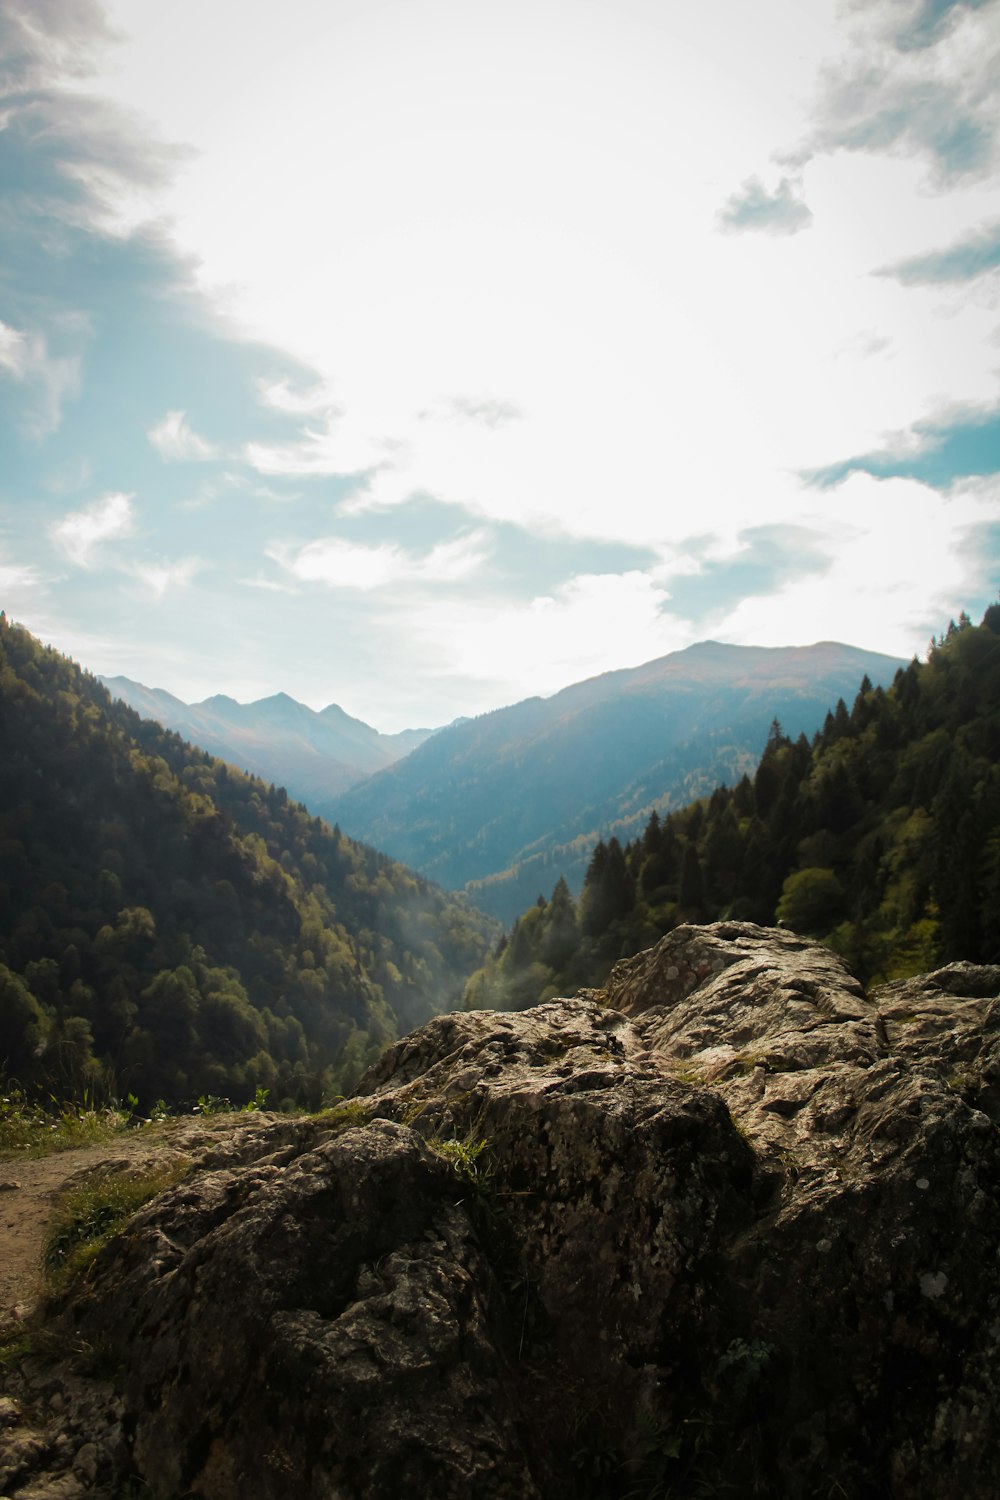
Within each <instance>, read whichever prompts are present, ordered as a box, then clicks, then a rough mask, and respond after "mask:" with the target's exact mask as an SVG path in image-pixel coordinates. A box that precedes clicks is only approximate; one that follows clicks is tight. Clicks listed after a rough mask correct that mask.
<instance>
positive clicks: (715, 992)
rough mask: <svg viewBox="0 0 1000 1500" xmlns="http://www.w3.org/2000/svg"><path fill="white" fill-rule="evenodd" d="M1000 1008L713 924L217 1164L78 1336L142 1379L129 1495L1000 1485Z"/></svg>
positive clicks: (947, 974) (119, 1437)
mask: <svg viewBox="0 0 1000 1500" xmlns="http://www.w3.org/2000/svg"><path fill="white" fill-rule="evenodd" d="M998 994H1000V969H982V968H974V967H972V966H970V965H963V964H955V965H951V966H949V967H948V968H946V969H942V970H939V971H938V972H937V973H935V974H931V975H926V976H923V977H921V978H920V979H916V980H907V981H903V982H899V983H896V984H893V985H890V986H888V987H887V988H885V989H883V990H882V991H880V992H878V993H876V994H874V995H873V996H871V997H868V998H866V997H865V995H864V994H863V993H862V991H861V989H860V988H859V986H858V985H857V983H856V982H855V981H854V980H853V979H852V978H851V977H850V975H849V974H848V973H847V971H846V970H845V968H844V967H843V965H842V964H841V963H840V961H839V960H838V959H837V958H836V957H835V956H833V955H832V954H830V953H829V952H827V951H826V950H825V949H822V948H820V947H818V946H816V945H814V944H811V943H808V942H806V941H804V940H802V939H800V938H797V937H795V936H793V935H791V934H788V933H783V932H776V931H765V930H763V929H759V928H755V927H751V926H749V925H746V924H735V923H719V924H716V925H714V926H712V927H705V928H691V927H688V928H680V929H678V930H677V931H675V932H674V933H672V934H670V935H669V936H668V937H667V938H664V939H663V941H662V942H661V943H660V944H659V945H658V946H657V947H656V948H654V949H652V950H650V951H649V952H647V953H644V954H640V955H638V956H637V957H636V958H634V959H630V960H627V961H625V962H624V963H621V964H619V965H618V966H617V968H616V969H615V970H614V972H613V973H612V975H611V979H610V981H609V983H608V985H607V988H606V989H605V990H603V991H600V992H589V993H588V995H587V996H586V997H584V998H577V999H575V1000H558V1001H553V1002H552V1003H550V1004H547V1005H542V1006H539V1007H537V1008H536V1009H534V1010H532V1011H527V1012H523V1013H519V1014H509V1013H485V1012H484V1013H478V1014H468V1015H466V1014H455V1015H449V1016H442V1017H439V1018H437V1019H436V1020H434V1021H432V1022H430V1023H429V1024H428V1025H426V1026H424V1027H423V1028H422V1029H421V1030H420V1031H418V1032H416V1033H414V1034H413V1035H412V1036H410V1037H408V1038H407V1039H405V1040H404V1041H402V1042H400V1043H399V1044H398V1045H397V1046H395V1047H394V1048H393V1049H392V1050H391V1051H389V1052H388V1053H387V1054H386V1055H385V1056H384V1057H383V1058H382V1059H381V1061H380V1062H379V1063H378V1064H377V1066H376V1067H375V1068H374V1069H372V1070H371V1071H370V1072H369V1073H368V1075H367V1076H366V1078H365V1079H364V1080H362V1084H361V1086H360V1088H359V1091H358V1097H357V1098H356V1099H355V1100H354V1101H351V1104H350V1106H348V1107H344V1108H342V1109H341V1110H340V1111H339V1112H336V1111H335V1112H334V1113H333V1115H332V1116H331V1117H327V1118H325V1119H324V1118H320V1119H318V1120H313V1121H304V1122H287V1121H283V1122H276V1123H275V1124H274V1126H273V1127H271V1128H270V1129H267V1128H264V1129H258V1130H257V1131H256V1132H255V1133H254V1134H253V1135H252V1137H250V1138H249V1140H250V1144H249V1145H248V1144H247V1140H245V1139H244V1140H241V1141H240V1142H234V1146H233V1152H234V1156H233V1159H232V1160H231V1161H229V1160H227V1159H226V1155H225V1152H224V1151H220V1148H219V1147H218V1145H216V1146H215V1148H214V1155H212V1156H210V1157H202V1159H201V1163H200V1165H199V1166H197V1167H196V1170H195V1171H194V1172H193V1173H192V1174H191V1175H190V1176H189V1178H188V1179H187V1180H186V1181H185V1182H184V1183H183V1184H181V1185H180V1186H179V1187H178V1188H176V1189H174V1190H172V1191H171V1192H170V1193H168V1194H165V1195H164V1196H162V1197H161V1198H159V1199H157V1200H156V1201H155V1202H154V1203H153V1204H151V1205H149V1207H147V1208H146V1209H145V1210H143V1211H142V1212H141V1213H140V1214H139V1215H137V1216H136V1218H135V1219H133V1220H132V1221H131V1222H130V1225H129V1226H128V1229H127V1230H126V1232H125V1233H124V1234H123V1235H121V1236H119V1238H118V1239H116V1240H115V1241H113V1242H112V1243H111V1244H110V1245H109V1246H108V1247H107V1248H106V1249H105V1250H104V1251H103V1252H102V1254H101V1256H100V1257H99V1259H98V1261H97V1263H96V1266H95V1267H94V1268H93V1271H92V1274H91V1278H90V1281H89V1284H88V1285H87V1286H86V1287H85V1288H83V1289H82V1290H80V1291H79V1292H77V1293H74V1294H73V1295H72V1296H71V1297H69V1298H68V1299H67V1301H66V1303H65V1305H64V1306H63V1307H62V1308H61V1309H60V1310H57V1311H58V1317H59V1319H60V1320H61V1324H62V1327H63V1330H64V1332H66V1333H70V1332H71V1333H72V1335H73V1337H74V1338H76V1339H83V1340H85V1341H86V1342H87V1343H88V1344H90V1345H93V1346H96V1347H100V1348H101V1349H102V1350H104V1351H106V1353H107V1355H108V1357H109V1358H110V1359H111V1360H112V1361H115V1362H117V1364H118V1367H119V1369H120V1374H119V1376H118V1377H117V1378H116V1380H115V1382H114V1387H115V1389H114V1395H115V1399H116V1400H117V1402H118V1406H116V1408H115V1410H116V1412H117V1411H118V1410H119V1407H120V1408H121V1414H120V1416H119V1417H118V1418H116V1422H115V1423H113V1424H111V1425H110V1426H109V1427H108V1429H107V1436H106V1438H105V1440H104V1449H103V1450H102V1453H101V1455H100V1458H101V1462H102V1463H103V1464H104V1465H105V1470H102V1471H101V1472H105V1471H106V1472H107V1473H108V1474H112V1473H117V1474H118V1475H122V1474H125V1473H127V1472H129V1471H131V1472H132V1473H135V1474H137V1475H138V1476H139V1477H140V1478H141V1479H142V1480H143V1482H144V1483H145V1484H146V1485H147V1486H148V1490H149V1493H150V1494H151V1495H152V1496H154V1497H157V1500H179V1497H181V1496H184V1495H186V1494H188V1493H191V1494H198V1495H204V1496H206V1497H208V1500H230V1497H233V1500H237V1497H238V1500H257V1497H260V1500H288V1497H289V1496H291V1495H293V1494H294V1495H295V1496H296V1497H299V1496H301V1497H317V1500H319V1497H324V1500H333V1497H337V1500H341V1497H342V1500H355V1497H357V1500H361V1497H364V1500H399V1497H401V1496H407V1495H409V1496H413V1497H417V1500H419V1497H423V1496H429V1497H434V1500H447V1497H455V1500H458V1497H469V1500H472V1497H476V1500H480V1497H497V1500H499V1497H511V1500H514V1497H518V1500H519V1497H536V1496H537V1497H544V1500H562V1497H567V1500H568V1497H571V1496H572V1497H574V1500H575V1497H581V1496H582V1497H586V1496H593V1497H620V1500H624V1497H627V1496H634V1497H637V1500H646V1497H649V1500H655V1497H657V1496H665V1495H668V1494H670V1495H694V1494H700V1493H706V1494H727V1493H731V1494H734V1495H753V1494H762V1495H776V1496H778V1495H780V1496H796V1497H797V1496H802V1497H813V1496H817V1497H818V1496H822V1497H826V1496H828V1495H829V1496H841V1495H842V1496H848V1497H854V1496H859V1497H861V1496H865V1497H868V1496H871V1497H882V1496H886V1495H891V1496H898V1497H913V1500H917V1497H920V1500H925V1497H934V1496H938V1497H949V1500H950V1497H953V1496H955V1495H962V1496H966V1497H977V1496H981V1497H984V1500H985V1497H987V1496H993V1495H994V1494H995V1493H996V1472H997V1459H998V1456H1000V1454H998V1446H1000V1444H998V1441H997V1436H996V1433H997V1430H998V1418H1000V1412H998V1410H997V1406H998V1399H1000V1397H998V1392H1000V1381H998V1362H1000V1306H998V1302H1000V1276H998V1265H997V1254H998V1247H1000V1135H998V1130H997V1125H996V1123H995V1119H1000V1000H998V999H997V996H998ZM483 1141H485V1143H486V1144H485V1146H483V1147H482V1149H481V1150H478V1154H477V1148H478V1147H479V1144H480V1143H481V1142H483ZM195 1155H196V1157H197V1153H195ZM36 1384H37V1382H36ZM71 1399H77V1397H75V1396H73V1397H72V1398H71ZM90 1399H93V1397H92V1393H91V1397H90ZM109 1483H110V1481H109ZM109 1492H110V1493H113V1490H110V1491H109ZM12 1493H16V1489H15V1490H14V1491H12Z"/></svg>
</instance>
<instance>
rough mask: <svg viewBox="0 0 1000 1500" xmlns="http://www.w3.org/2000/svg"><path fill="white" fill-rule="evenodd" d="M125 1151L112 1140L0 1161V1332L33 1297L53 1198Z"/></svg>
mask: <svg viewBox="0 0 1000 1500" xmlns="http://www.w3.org/2000/svg"><path fill="white" fill-rule="evenodd" d="M127 1149H128V1148H127V1146H126V1145H125V1144H124V1141H120V1140H116V1141H115V1142H113V1143H109V1142H104V1143H103V1144H99V1145H96V1146H81V1147H78V1148H76V1149H74V1150H70V1151H57V1152H54V1153H53V1154H52V1155H51V1156H38V1157H34V1158H28V1159H24V1160H12V1161H0V1330H2V1329H3V1328H4V1327H5V1326H7V1325H8V1324H9V1323H10V1322H11V1321H13V1320H14V1319H16V1318H18V1317H20V1316H23V1315H24V1313H25V1312H27V1311H28V1309H29V1308H30V1307H31V1306H32V1305H33V1303H34V1302H35V1299H36V1298H37V1296H38V1291H39V1284H40V1283H39V1270H40V1265H41V1257H42V1245H43V1243H44V1240H45V1229H46V1226H47V1224H48V1222H49V1219H50V1217H51V1214H52V1210H53V1206H54V1204H55V1201H56V1199H57V1198H58V1196H59V1194H60V1193H61V1192H62V1191H63V1189H64V1188H66V1187H67V1186H68V1185H69V1183H70V1182H71V1181H72V1179H73V1178H74V1177H76V1176H77V1175H78V1174H79V1173H82V1172H85V1171H87V1170H88V1169H89V1168H91V1167H95V1166H97V1165H98V1164H99V1163H100V1162H103V1161H107V1160H108V1158H109V1157H112V1156H120V1155H123V1154H124V1153H125V1151H126V1150H127Z"/></svg>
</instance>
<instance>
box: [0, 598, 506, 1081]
mask: <svg viewBox="0 0 1000 1500" xmlns="http://www.w3.org/2000/svg"><path fill="white" fill-rule="evenodd" d="M299 708H300V705H293V708H292V709H288V708H287V705H282V704H280V703H279V704H277V705H275V704H274V702H273V700H272V701H271V710H272V711H273V712H274V713H275V714H276V716H277V717H279V718H282V717H286V718H287V717H290V716H292V715H294V711H295V710H296V709H299ZM223 711H225V708H223ZM265 712H267V710H265ZM304 712H305V711H304ZM492 935H493V934H492V932H491V929H490V923H489V921H488V919H487V918H485V917H483V916H482V914H481V913H480V912H478V911H474V910H472V909H470V908H468V907H467V906H466V905H465V904H464V903H463V902H462V901H461V900H460V899H456V898H454V897H449V896H447V895H446V894H445V893H444V892H443V891H441V890H440V889H438V888H436V887H434V886H432V885H431V884H430V883H429V882H428V881H426V880H424V879H423V878H421V877H418V876H415V875H413V874H412V873H411V872H410V871H408V870H405V869H403V867H402V866H401V865H399V864H397V863H396V862H395V861H394V860H391V859H389V858H387V857H386V856H385V855H381V854H378V853H376V851H375V850H373V849H370V848H365V847H362V846H361V845H359V844H356V843H354V842H352V841H351V840H350V839H346V838H343V837H342V836H341V835H340V833H339V831H338V830H336V829H330V828H328V827H327V826H326V825H325V824H323V823H321V822H320V820H319V819H318V818H314V817H311V816H310V815H309V813H307V812H306V810H305V808H304V807H302V806H300V805H297V804H295V803H293V802H290V801H289V799H288V797H287V795H286V793H285V792H284V790H278V791H276V790H275V789H274V787H273V786H270V787H269V786H268V785H266V784H265V783H264V782H262V781H259V780H257V779H256V778H253V777H249V776H245V775H243V774H242V773H240V772H238V771H235V770H233V769H232V768H231V767H229V766H227V765H226V764H224V763H223V762H222V761H220V760H216V759H213V758H212V757H211V756H209V755H207V754H206V753H204V752H203V751H201V750H196V749H194V748H193V747H192V746H190V745H188V744H186V743H185V742H184V741H183V740H181V739H180V738H179V736H178V735H176V734H174V733H172V732H171V731H169V730H165V729H163V728H161V727H160V725H159V724H157V723H154V722H152V721H151V720H148V719H141V718H140V717H139V716H138V714H137V713H135V712H134V711H133V710H132V709H130V708H128V707H126V706H125V705H124V704H123V703H121V702H114V701H113V700H112V699H111V697H110V695H109V693H108V691H107V689H106V688H104V687H102V686H101V685H100V683H98V682H97V680H96V679H95V678H93V677H91V676H89V675H88V674H87V673H85V672H83V671H81V670H80V668H79V667H78V666H76V665H75V664H74V663H73V662H70V661H69V660H67V659H66V658H65V657H62V656H60V655H59V654H58V653H56V652H54V651H52V650H50V649H47V648H44V647H42V646H41V645H40V644H39V642H38V641H36V640H35V639H34V638H33V637H32V636H31V635H29V634H28V632H27V631H25V630H23V629H21V628H20V627H18V626H16V625H13V624H11V623H9V622H8V621H7V619H6V617H5V616H3V615H0V1079H2V1080H3V1081H4V1082H5V1084H14V1083H16V1084H17V1085H18V1086H22V1087H39V1088H42V1089H43V1091H45V1090H47V1091H48V1092H51V1093H52V1094H54V1095H55V1096H56V1097H60V1098H62V1097H66V1096H67V1095H68V1096H70V1097H76V1098H79V1097H82V1095H83V1093H84V1092H85V1091H90V1090H93V1089H97V1088H106V1087H112V1088H114V1089H116V1090H117V1091H118V1093H119V1095H123V1094H124V1092H125V1091H126V1090H128V1091H131V1092H134V1093H135V1094H136V1095H137V1096H139V1098H140V1099H141V1100H142V1101H143V1102H144V1103H145V1104H147V1105H148V1104H149V1103H150V1102H152V1101H153V1100H155V1099H156V1098H157V1097H158V1096H163V1097H164V1098H165V1099H167V1100H168V1101H170V1100H174V1101H183V1100H185V1099H186V1100H188V1101H190V1100H191V1099H192V1098H198V1096H199V1095H202V1094H205V1095H219V1096H225V1095H228V1096H230V1097H232V1098H233V1099H246V1098H248V1097H249V1098H252V1097H253V1095H254V1092H255V1089H257V1088H258V1087H263V1088H266V1089H268V1090H270V1092H271V1094H272V1095H273V1097H274V1098H275V1099H276V1100H280V1099H283V1098H289V1099H292V1100H298V1101H301V1102H306V1101H311V1102H313V1103H315V1102H317V1101H318V1100H319V1098H320V1097H321V1096H322V1095H323V1093H324V1092H326V1093H329V1092H330V1091H331V1090H336V1089H338V1088H343V1087H344V1086H345V1085H347V1084H349V1083H350V1081H351V1079H352V1078H354V1077H356V1076H357V1074H358V1072H359V1071H360V1068H361V1067H362V1066H363V1065H364V1064H365V1063H366V1062H367V1061H368V1060H369V1059H370V1058H371V1057H373V1056H375V1055H377V1053H378V1052H379V1051H380V1050H381V1048H382V1047H383V1046H384V1045H385V1043H386V1042H387V1041H389V1040H391V1039H392V1038H394V1037H396V1036H398V1035H400V1034H401V1033H402V1032H404V1031H406V1030H408V1029H409V1028H410V1027H412V1026H414V1025H416V1024H417V1023H418V1022H420V1021H422V1020H425V1019H426V1018H427V1017H428V1016H429V1015H432V1014H434V1012H435V1011H437V1010H439V1009H442V1008H447V1007H448V1006H451V1005H454V1004H455V1003H456V1002H457V999H458V997H459V996H460V994H461V989H462V985H463V982H464V980H465V978H466V977H467V975H468V973H469V972H470V970H471V969H472V968H474V967H475V965H476V964H477V963H478V962H481V959H482V956H483V954H484V952H485V949H486V946H487V942H488V941H489V939H490V938H491V936H492Z"/></svg>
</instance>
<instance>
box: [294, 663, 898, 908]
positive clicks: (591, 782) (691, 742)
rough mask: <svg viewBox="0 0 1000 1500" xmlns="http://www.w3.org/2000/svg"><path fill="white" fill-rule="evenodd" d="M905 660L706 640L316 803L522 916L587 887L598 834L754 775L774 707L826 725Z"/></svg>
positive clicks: (797, 720) (444, 879) (455, 731)
mask: <svg viewBox="0 0 1000 1500" xmlns="http://www.w3.org/2000/svg"><path fill="white" fill-rule="evenodd" d="M899 665H900V663H899V662H898V661H896V660H895V659H894V658H892V657H888V656H883V655H880V654H878V653H875V652H868V651H860V650H858V649H856V648H855V647H851V646H843V645H839V644H837V643H836V642H831V641H825V642H820V643H819V644H818V645H814V646H805V647H785V648H775V649H768V648H764V647H754V646H728V645H722V644H720V643H719V642H717V641H704V642H702V643H701V644H700V645H697V646H691V647H689V648H688V649H687V650H686V651H678V652H674V653H673V654H672V655H670V656H666V657H662V658H660V659H659V660H657V661H653V662H648V663H646V665H644V666H641V667H636V668H632V669H628V670H625V671H620V672H607V673H605V674H603V675H602V676H600V677H594V678H591V679H589V680H588V681H586V682H579V683H575V684H574V685H573V686H572V687H568V688H565V689H564V690H563V691H562V692H560V693H556V694H555V696H554V697H552V698H547V699H544V700H543V699H541V698H531V699H527V700H526V701H525V702H523V703H517V704H514V705H513V706H512V707H510V708H504V709H499V710H497V711H496V712H495V713H491V714H485V715H483V716H482V717H480V718H478V719H473V720H469V721H466V722H465V723H461V724H456V725H451V726H449V727H448V728H446V729H442V730H441V731H439V733H438V734H436V735H435V736H434V737H433V738H432V739H430V740H428V741H427V742H426V743H425V744H423V745H421V746H420V747H419V749H417V750H415V751H414V752H413V753H412V754H410V755H408V756H407V757H406V758H405V760H402V761H399V762H397V764H396V765H394V766H391V767H389V768H388V769H387V770H386V771H383V772H380V773H379V774H378V775H376V776H373V777H372V778H371V779H370V780H368V781H365V782H363V783H362V784H361V785H359V786H356V787H353V788H352V789H351V790H350V791H348V792H347V793H345V794H344V795H343V796H342V797H338V798H336V799H333V800H331V801H330V802H329V803H322V802H320V803H316V804H315V807H316V810H317V811H319V812H323V813H324V814H325V815H326V816H329V817H336V818H337V820H338V821H339V822H340V824H341V826H342V827H343V828H345V829H346V830H347V831H348V832H349V833H351V834H352V835H353V836H355V837H357V838H362V839H364V840H365V841H366V842H369V843H373V844H376V845H377V846H378V847H379V848H380V849H388V850H389V851H391V853H392V854H394V855H395V856H396V858H397V859H402V860H404V861H405V862H406V863H407V864H408V865H412V866H413V867H414V868H415V869H418V870H421V871H422V872H423V873H424V874H425V875H428V876H429V877H430V878H432V879H434V880H438V881H440V882H441V884H442V885H445V886H447V887H448V888H449V889H451V890H462V889H464V890H465V891H466V893H467V894H468V895H470V896H471V897H472V899H473V900H474V901H475V902H476V903H477V904H478V905H480V906H482V908H483V909H484V910H485V911H489V912H491V913H492V914H493V915H494V916H497V917H499V918H501V920H505V921H510V920H512V919H513V917H514V916H515V915H516V913H517V912H518V911H520V910H522V909H523V907H524V905H525V902H526V900H528V899H531V897H533V896H534V895H536V894H537V893H538V891H539V890H546V889H549V888H550V887H551V885H552V883H553V881H554V880H555V878H556V876H557V875H559V874H563V875H565V876H566V878H567V880H568V881H569V884H570V886H571V887H572V888H573V889H575V890H579V887H580V884H581V883H582V880H583V875H584V872H585V870H586V867H587V860H588V857H589V852H590V850H591V849H592V848H593V845H594V842H595V840H596V839H597V838H598V836H599V835H601V834H604V835H605V836H607V835H608V834H609V833H615V834H616V835H617V836H618V837H619V838H620V839H624V838H628V837H629V836H631V834H633V833H636V832H639V831H641V829H642V827H643V826H644V824H645V822H646V820H647V819H648V817H649V815H650V812H651V810H652V809H653V808H654V807H655V808H657V809H659V810H660V811H661V812H662V811H663V810H664V809H665V808H667V807H671V806H674V807H676V806H679V805H683V804H684V803H686V802H690V801H691V800H693V799H694V798H696V797H699V796H701V795H702V794H704V793H706V792H710V791H711V790H712V788H713V787H714V786H716V785H717V784H718V783H719V782H721V781H735V780H737V779H738V778H739V776H740V775H741V774H742V772H744V771H745V770H748V769H752V767H753V766H754V764H755V763H756V761H757V758H758V757H759V755H760V753H761V750H762V749H763V747H764V742H765V740H766V738H767V730H768V725H769V724H770V722H771V720H772V719H773V718H774V717H775V715H778V716H779V717H780V718H781V719H782V722H783V723H785V724H786V725H787V726H788V727H789V728H790V730H791V732H792V733H794V734H797V733H798V732H799V731H800V730H805V731H807V732H808V733H812V732H813V731H814V730H815V729H816V728H818V726H819V725H820V724H821V723H822V721H823V715H824V714H825V713H826V711H827V709H828V708H829V707H830V705H831V704H832V703H835V702H836V701H837V698H838V697H839V696H840V695H841V694H843V693H853V692H854V690H855V689H856V687H857V684H858V683H859V682H860V680H861V678H862V676H863V675H864V673H866V672H867V673H868V674H869V676H870V677H871V678H872V679H873V681H876V682H885V683H888V682H890V681H891V680H892V675H893V673H894V672H895V670H896V668H897V667H898V666H899ZM311 805H312V804H311Z"/></svg>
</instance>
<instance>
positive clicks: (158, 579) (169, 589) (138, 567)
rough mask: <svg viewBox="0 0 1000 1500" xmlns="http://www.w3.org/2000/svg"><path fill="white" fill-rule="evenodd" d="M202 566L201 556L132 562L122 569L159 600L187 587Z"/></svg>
mask: <svg viewBox="0 0 1000 1500" xmlns="http://www.w3.org/2000/svg"><path fill="white" fill-rule="evenodd" d="M203 567H204V563H203V562H202V560H201V558H198V557H185V558H181V559H179V560H178V561H177V562H170V563H133V564H131V565H130V566H129V567H128V568H126V569H125V570H124V571H126V572H128V573H129V574H131V576H132V577H133V578H135V579H136V580H137V581H138V582H139V583H141V584H142V586H143V589H144V590H145V591H146V592H147V593H148V594H149V595H151V596H152V597H153V599H155V600H156V601H157V602H159V600H161V599H162V598H164V596H165V595H166V594H168V593H173V592H174V590H176V589H184V588H187V586H188V584H189V583H190V582H191V580H192V579H193V578H194V576H195V574H196V573H198V572H200V570H201V569H202V568H203Z"/></svg>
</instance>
